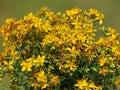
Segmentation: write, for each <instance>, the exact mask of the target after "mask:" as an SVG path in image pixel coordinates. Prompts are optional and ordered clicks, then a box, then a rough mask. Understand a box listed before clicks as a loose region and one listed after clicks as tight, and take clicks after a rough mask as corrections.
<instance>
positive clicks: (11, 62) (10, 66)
mask: <svg viewBox="0 0 120 90" xmlns="http://www.w3.org/2000/svg"><path fill="white" fill-rule="evenodd" d="M3 63H4V64H5V65H7V68H8V69H9V70H13V69H14V67H13V65H12V64H13V60H12V61H9V62H7V61H3Z"/></svg>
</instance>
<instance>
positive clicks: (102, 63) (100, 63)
mask: <svg viewBox="0 0 120 90" xmlns="http://www.w3.org/2000/svg"><path fill="white" fill-rule="evenodd" d="M106 61H107V58H104V57H102V58H100V59H99V65H100V66H104V64H105V63H106Z"/></svg>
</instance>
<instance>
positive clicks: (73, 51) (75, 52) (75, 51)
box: [66, 46, 79, 55]
mask: <svg viewBox="0 0 120 90" xmlns="http://www.w3.org/2000/svg"><path fill="white" fill-rule="evenodd" d="M66 50H68V51H69V52H70V53H71V54H73V55H75V54H79V52H78V51H77V50H76V49H75V46H72V48H66Z"/></svg>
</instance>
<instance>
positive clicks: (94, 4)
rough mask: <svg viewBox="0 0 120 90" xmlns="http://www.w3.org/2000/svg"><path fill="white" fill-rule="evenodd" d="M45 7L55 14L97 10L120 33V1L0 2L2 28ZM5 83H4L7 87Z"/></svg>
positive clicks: (31, 0) (35, 0)
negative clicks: (3, 25) (7, 20)
mask: <svg viewBox="0 0 120 90" xmlns="http://www.w3.org/2000/svg"><path fill="white" fill-rule="evenodd" d="M43 6H47V7H48V8H49V9H51V10H52V11H54V12H58V11H62V12H64V11H65V10H66V9H71V8H73V7H80V8H82V9H89V8H96V9H98V10H99V11H101V12H102V13H103V14H104V16H105V20H104V25H105V26H110V27H113V28H115V29H116V30H117V31H118V32H119V33H120V0H0V26H1V25H2V24H4V22H5V20H6V19H7V18H11V17H12V18H16V19H22V18H23V17H24V15H27V14H28V13H29V12H34V13H35V12H36V11H38V10H39V9H40V8H41V7H43ZM0 40H1V39H0ZM1 41H2V40H1ZM1 41H0V45H1ZM0 47H1V46H0ZM0 51H2V49H1V48H0ZM5 81H6V80H5ZM5 81H4V82H3V83H4V85H5V86H7V85H8V84H7V83H6V82H5ZM0 90H1V89H0ZM2 90H8V89H2Z"/></svg>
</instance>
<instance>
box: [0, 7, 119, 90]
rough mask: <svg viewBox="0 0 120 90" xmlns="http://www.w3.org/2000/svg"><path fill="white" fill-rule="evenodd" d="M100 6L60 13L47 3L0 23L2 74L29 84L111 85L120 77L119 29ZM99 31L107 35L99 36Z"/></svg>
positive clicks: (62, 88) (84, 88)
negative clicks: (108, 24)
mask: <svg viewBox="0 0 120 90" xmlns="http://www.w3.org/2000/svg"><path fill="white" fill-rule="evenodd" d="M103 19H104V16H103V14H102V13H101V12H99V11H97V10H96V9H89V10H87V11H86V10H82V9H80V8H73V9H71V10H66V11H65V13H61V12H58V13H56V14H55V13H54V12H52V11H50V10H49V9H48V8H46V7H43V8H41V10H40V11H38V12H37V14H33V13H29V14H28V15H27V16H25V17H24V18H23V19H21V20H15V19H13V18H10V19H7V20H6V22H5V24H4V25H3V26H2V27H1V28H0V32H1V36H2V37H3V39H4V41H3V46H4V51H3V52H1V53H0V66H1V67H0V71H1V72H2V73H1V75H0V76H1V77H3V76H4V74H6V73H8V74H9V76H10V78H11V80H10V82H11V87H12V88H15V89H17V88H19V86H23V87H24V88H25V89H26V90H34V89H45V90H53V89H55V90H73V89H75V90H95V89H96V90H108V89H110V88H113V89H116V88H117V85H119V83H120V79H118V78H120V42H119V40H118V37H119V34H118V33H117V32H116V30H115V29H113V28H110V27H108V28H106V27H104V26H103V25H102V23H103ZM97 32H101V33H102V36H101V37H100V38H99V39H96V38H95V37H96V35H97Z"/></svg>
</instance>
